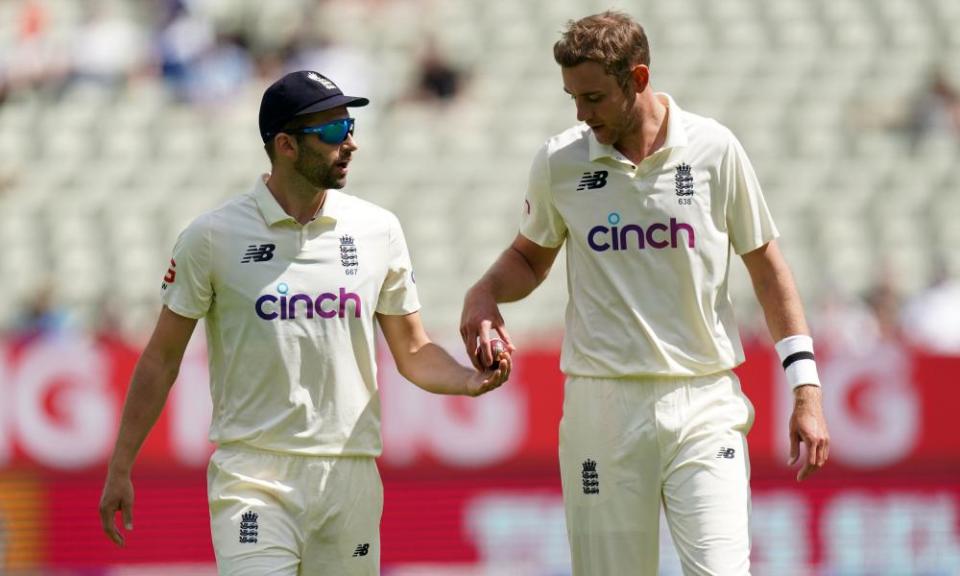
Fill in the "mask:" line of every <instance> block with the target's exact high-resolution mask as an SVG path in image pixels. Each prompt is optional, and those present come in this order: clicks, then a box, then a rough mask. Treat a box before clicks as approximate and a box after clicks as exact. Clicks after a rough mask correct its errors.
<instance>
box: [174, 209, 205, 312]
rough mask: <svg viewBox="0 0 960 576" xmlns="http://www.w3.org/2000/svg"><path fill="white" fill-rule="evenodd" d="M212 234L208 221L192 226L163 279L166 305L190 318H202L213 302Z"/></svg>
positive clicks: (177, 246)
mask: <svg viewBox="0 0 960 576" xmlns="http://www.w3.org/2000/svg"><path fill="white" fill-rule="evenodd" d="M210 252H211V248H210V233H209V230H208V227H207V225H206V223H205V219H198V220H195V221H194V222H192V223H191V224H190V225H189V226H188V227H187V228H186V229H184V231H183V232H181V233H180V236H179V237H178V238H177V242H176V244H175V245H174V247H173V256H172V257H171V258H170V267H169V269H168V270H167V273H166V276H164V279H163V304H164V305H165V306H166V307H167V308H169V309H170V310H172V311H173V312H175V313H177V314H179V315H181V316H186V317H187V318H202V317H203V316H205V315H206V314H207V312H208V311H209V310H210V304H211V303H212V301H213V281H212V270H211V256H210Z"/></svg>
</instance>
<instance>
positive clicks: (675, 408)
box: [560, 371, 754, 576]
mask: <svg viewBox="0 0 960 576" xmlns="http://www.w3.org/2000/svg"><path fill="white" fill-rule="evenodd" d="M753 414H754V412H753V405H752V404H751V403H750V400H749V399H747V397H746V396H745V395H744V394H743V392H742V391H741V389H740V381H739V380H738V379H737V377H736V375H734V374H733V372H729V371H726V372H721V373H717V374H711V375H709V376H702V377H688V378H675V377H670V378H668V377H653V378H647V377H645V378H622V379H613V378H584V377H576V376H570V377H568V378H567V380H566V383H565V396H564V401H563V419H562V420H561V422H560V472H561V477H562V481H563V501H564V507H565V509H566V519H567V534H568V536H569V539H570V551H571V557H572V560H573V574H574V576H633V575H636V576H656V574H657V570H658V562H659V558H658V554H659V531H660V526H659V524H660V506H661V504H662V505H663V508H664V515H665V517H666V519H667V523H668V524H669V528H670V533H671V535H672V536H673V541H674V544H675V545H676V547H677V552H678V554H679V556H680V561H681V564H682V567H683V573H684V574H685V575H687V576H692V575H712V576H743V575H748V574H749V573H750V533H749V516H750V460H749V457H748V454H747V441H746V436H747V432H748V431H749V430H750V427H751V425H752V424H753Z"/></svg>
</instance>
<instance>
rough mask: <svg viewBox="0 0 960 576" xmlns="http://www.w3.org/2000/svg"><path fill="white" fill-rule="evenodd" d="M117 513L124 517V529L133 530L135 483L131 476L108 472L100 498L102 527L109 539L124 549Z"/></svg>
mask: <svg viewBox="0 0 960 576" xmlns="http://www.w3.org/2000/svg"><path fill="white" fill-rule="evenodd" d="M117 512H120V513H121V516H122V517H123V527H124V528H126V529H127V530H133V482H131V481H130V476H129V475H120V474H113V473H110V472H108V473H107V480H106V482H105V483H104V485H103V494H102V495H101V496H100V525H101V526H102V527H103V532H104V533H105V534H106V535H107V538H109V539H110V540H112V541H113V543H114V544H116V545H117V546H120V547H122V546H123V545H124V539H123V534H122V533H121V532H120V529H119V528H118V527H117V524H116V514H117Z"/></svg>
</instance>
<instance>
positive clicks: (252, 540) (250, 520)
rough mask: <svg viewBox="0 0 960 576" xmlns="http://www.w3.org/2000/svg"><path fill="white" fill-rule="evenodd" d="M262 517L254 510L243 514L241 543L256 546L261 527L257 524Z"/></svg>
mask: <svg viewBox="0 0 960 576" xmlns="http://www.w3.org/2000/svg"><path fill="white" fill-rule="evenodd" d="M259 518H260V515H259V514H257V513H256V512H254V511H252V510H248V511H247V512H244V513H243V516H242V517H241V519H240V543H241V544H256V543H257V537H258V533H259V531H260V526H259V524H258V523H257V520H259Z"/></svg>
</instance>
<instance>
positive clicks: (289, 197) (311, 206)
mask: <svg viewBox="0 0 960 576" xmlns="http://www.w3.org/2000/svg"><path fill="white" fill-rule="evenodd" d="M266 184H267V188H268V189H269V190H270V193H271V194H273V197H274V198H275V199H276V200H277V204H279V205H280V207H281V208H283V211H284V212H286V213H287V214H289V215H290V216H291V217H293V219H294V220H296V221H297V222H299V223H300V224H306V223H308V222H310V221H311V220H313V218H314V217H315V216H316V215H317V212H319V211H320V208H322V207H323V202H324V200H326V198H327V191H326V190H324V189H322V188H316V187H314V186H312V185H311V184H310V183H309V182H307V181H306V180H304V179H303V178H302V177H300V176H299V175H296V176H293V177H283V175H282V174H280V173H279V171H274V172H273V173H272V174H270V177H269V178H268V179H267V182H266Z"/></svg>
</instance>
